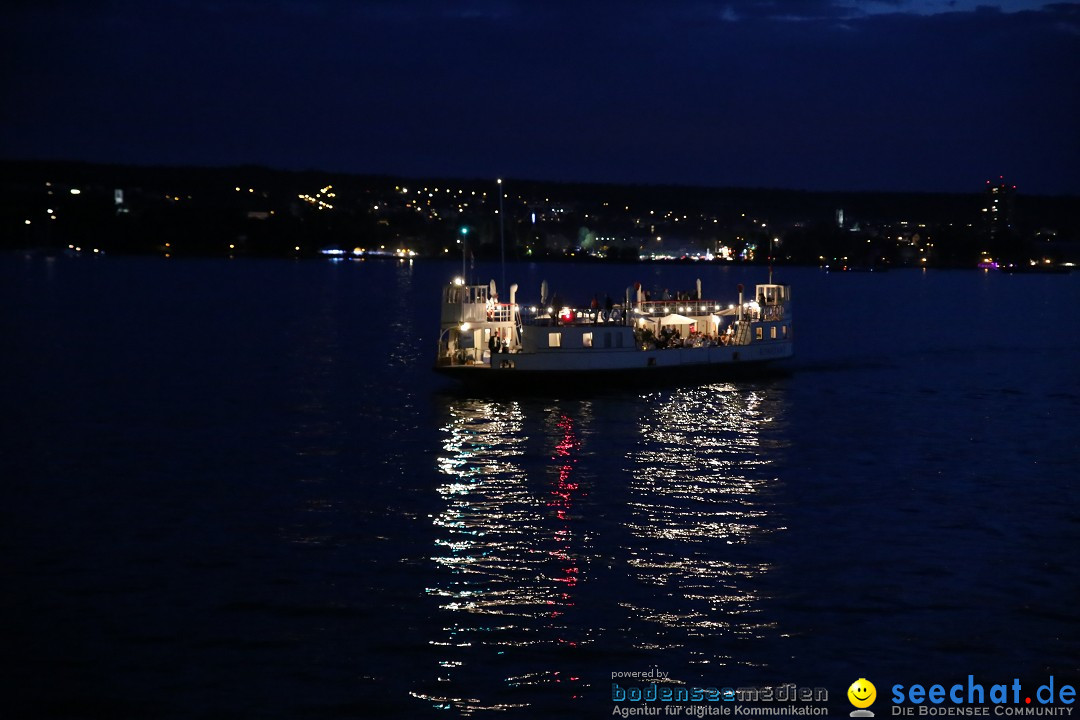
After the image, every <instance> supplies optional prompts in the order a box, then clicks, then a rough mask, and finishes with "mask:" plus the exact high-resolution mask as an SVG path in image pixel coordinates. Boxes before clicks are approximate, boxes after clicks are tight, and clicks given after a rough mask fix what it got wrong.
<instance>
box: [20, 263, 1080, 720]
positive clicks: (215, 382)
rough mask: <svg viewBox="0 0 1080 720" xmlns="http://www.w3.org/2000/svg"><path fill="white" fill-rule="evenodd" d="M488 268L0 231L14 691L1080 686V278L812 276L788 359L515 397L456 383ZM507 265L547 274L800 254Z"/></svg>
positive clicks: (281, 708) (264, 710)
mask: <svg viewBox="0 0 1080 720" xmlns="http://www.w3.org/2000/svg"><path fill="white" fill-rule="evenodd" d="M459 271H460V264H455V263H452V262H451V263H438V262H420V261H417V262H414V263H399V262H394V261H369V262H363V263H352V262H345V263H337V264H334V263H323V262H288V261H248V260H244V261H231V262H230V261H213V260H183V261H166V260H161V259H146V258H112V257H110V258H107V259H86V258H54V259H47V258H42V257H25V256H23V255H7V256H3V257H0V299H2V301H3V305H2V308H3V309H2V311H0V331H2V334H0V337H3V339H4V340H3V345H4V352H3V355H2V358H3V359H2V363H3V366H2V372H0V377H2V378H3V380H2V386H0V387H2V390H3V397H4V406H5V413H4V416H3V417H4V430H3V434H2V440H0V449H2V455H0V463H2V465H0V476H2V478H3V479H2V481H0V520H2V524H0V557H2V558H3V565H4V572H3V577H4V583H3V587H4V589H3V591H2V592H0V617H2V620H0V623H2V624H0V630H2V636H0V637H2V638H3V642H2V647H3V650H2V653H3V666H4V667H5V671H4V673H3V674H4V676H5V677H4V680H3V685H2V687H3V688H4V691H3V697H4V700H3V701H2V702H0V707H7V708H10V712H5V716H6V717H99V718H100V717H110V718H121V717H140V718H198V717H221V716H232V717H275V718H277V717H280V718H300V717H303V718H349V717H373V716H406V717H407V716H411V717H417V716H419V717H425V716H429V715H430V716H435V717H461V716H471V717H488V716H493V715H494V716H499V717H503V716H511V717H555V716H562V717H608V716H610V715H611V712H612V708H613V706H614V705H613V702H612V682H613V679H612V675H613V673H622V672H638V671H650V670H655V669H659V670H661V671H663V672H664V673H667V674H669V675H670V677H671V678H672V679H673V680H675V681H677V682H680V683H684V684H686V685H688V686H693V687H726V686H731V687H740V686H765V685H780V684H782V683H789V682H790V683H795V684H797V685H799V686H801V687H802V686H805V687H825V688H827V689H828V691H829V695H830V699H829V703H828V705H829V708H830V714H831V715H834V716H846V715H847V713H848V711H850V710H851V709H852V708H851V706H850V705H849V704H848V703H847V701H846V698H845V695H844V693H845V692H846V689H847V687H848V685H849V684H850V683H851V682H852V681H854V680H855V679H857V678H860V677H865V678H868V679H870V680H872V681H873V682H874V683H875V684H876V686H877V688H878V693H879V700H878V704H877V705H876V706H875V708H874V709H875V710H877V711H878V715H879V716H881V715H887V714H888V712H889V711H888V708H887V705H886V703H887V701H888V695H889V690H888V689H889V688H890V687H891V686H892V685H894V684H897V683H899V684H904V685H911V684H914V683H923V684H927V685H929V684H932V683H944V684H946V685H948V684H949V683H953V682H961V681H964V680H965V679H966V678H967V676H968V675H969V674H974V675H975V676H976V678H977V679H980V680H982V681H983V682H984V683H986V685H987V686H988V687H989V685H990V684H991V683H997V682H1001V683H1008V682H1011V680H1012V679H1013V678H1014V677H1015V678H1019V679H1020V680H1021V681H1022V682H1023V683H1024V684H1025V685H1024V687H1025V689H1028V688H1029V687H1030V689H1031V690H1032V691H1033V690H1034V688H1035V686H1037V685H1038V684H1040V683H1043V682H1045V681H1046V679H1047V677H1048V676H1050V675H1053V676H1054V677H1055V680H1056V682H1058V683H1059V684H1060V683H1062V682H1071V683H1072V684H1074V685H1076V684H1078V681H1080V607H1078V602H1080V567H1078V564H1077V548H1078V547H1080V507H1078V500H1080V493H1078V488H1077V481H1076V476H1077V466H1078V463H1080V370H1078V368H1080V323H1078V321H1077V319H1076V318H1077V308H1078V307H1080V274H1072V275H1024V276H1021V275H1006V274H998V273H983V272H975V271H971V272H962V271H952V272H950V271H925V272H923V271H915V270H911V271H892V272H889V273H883V274H878V273H872V274H863V273H841V274H829V273H826V272H824V271H820V270H817V269H811V268H783V269H782V270H779V271H778V273H777V279H779V280H783V281H786V282H789V283H791V285H792V287H793V296H794V302H795V306H794V312H795V323H796V338H797V345H796V353H797V358H796V362H795V364H794V366H793V370H794V371H793V372H792V373H791V374H790V375H789V376H786V377H783V378H779V379H773V380H769V381H760V382H740V383H718V384H713V385H704V386H700V387H683V388H672V389H666V390H662V391H651V392H641V391H634V390H623V389H620V388H618V387H605V388H600V389H599V390H601V391H600V392H597V393H593V394H590V395H576V396H560V395H559V393H558V392H557V389H556V391H555V392H554V393H550V392H549V393H548V395H546V396H545V395H536V396H527V397H526V396H523V397H519V398H507V397H475V396H469V395H466V394H463V393H460V392H454V391H452V389H451V386H449V385H447V384H446V383H447V381H445V380H443V379H442V378H439V377H437V376H435V375H434V374H433V373H432V372H431V371H430V366H431V362H432V357H433V353H434V350H435V344H436V338H437V335H438V328H437V323H438V302H439V293H440V288H441V285H442V284H443V283H444V282H446V281H448V280H449V279H450V278H451V277H452V276H453V275H454V274H455V273H456V272H459ZM506 273H507V278H508V280H511V281H516V282H519V283H520V285H521V290H520V291H519V300H521V301H524V302H528V301H529V300H530V299H532V298H534V297H535V296H536V295H537V294H538V289H539V285H540V282H541V280H544V279H546V280H548V282H549V284H550V285H551V287H552V288H553V289H554V290H556V291H557V292H559V294H560V295H561V296H563V297H568V298H570V299H577V300H579V301H581V302H583V303H586V302H588V300H589V299H590V298H591V297H592V294H593V293H600V296H601V298H602V297H603V293H605V292H610V293H611V294H612V295H613V296H614V297H616V298H617V297H619V296H621V294H622V292H623V289H624V288H625V287H626V286H627V285H629V284H631V283H633V282H635V281H639V282H642V284H643V285H644V286H646V287H648V288H656V289H662V288H665V287H666V288H670V289H671V290H673V291H674V290H676V289H680V290H685V289H690V288H692V287H693V284H694V280H695V279H696V278H699V277H700V278H701V279H702V281H703V285H704V287H705V295H706V296H707V297H718V298H721V299H724V300H728V299H734V292H735V290H734V288H735V285H736V284H737V283H740V282H743V283H746V284H747V285H748V286H752V285H753V284H754V283H755V282H761V281H763V280H764V277H763V275H764V273H763V271H761V269H756V268H732V267H728V268H723V267H713V266H651V265H616V266H610V267H608V266H592V265H589V266H585V265H570V264H566V265H546V266H545V265H511V266H508V267H507V269H506ZM477 275H478V276H479V277H480V278H481V279H482V281H485V282H486V280H487V279H489V278H492V277H493V278H496V279H498V278H500V277H501V270H500V268H498V267H497V266H491V267H487V266H481V267H480V268H478V270H477ZM617 682H622V683H624V684H632V683H634V682H643V681H634V680H629V681H625V680H619V681H617ZM499 711H502V712H499Z"/></svg>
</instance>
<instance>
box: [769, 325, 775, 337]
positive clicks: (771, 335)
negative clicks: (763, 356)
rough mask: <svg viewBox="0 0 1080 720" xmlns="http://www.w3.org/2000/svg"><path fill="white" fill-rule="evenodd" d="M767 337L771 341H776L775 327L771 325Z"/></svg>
mask: <svg viewBox="0 0 1080 720" xmlns="http://www.w3.org/2000/svg"><path fill="white" fill-rule="evenodd" d="M769 337H770V338H771V339H773V340H775V339H776V326H775V325H773V326H772V327H771V328H769Z"/></svg>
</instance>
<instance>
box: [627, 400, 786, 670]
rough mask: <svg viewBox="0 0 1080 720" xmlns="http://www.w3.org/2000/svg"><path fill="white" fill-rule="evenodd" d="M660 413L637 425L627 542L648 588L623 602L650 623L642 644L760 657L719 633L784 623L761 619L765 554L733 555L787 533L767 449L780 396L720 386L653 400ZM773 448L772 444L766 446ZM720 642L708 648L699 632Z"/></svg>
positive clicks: (717, 657) (760, 633) (732, 658)
mask: <svg viewBox="0 0 1080 720" xmlns="http://www.w3.org/2000/svg"><path fill="white" fill-rule="evenodd" d="M650 401H651V402H650V409H652V412H648V413H643V414H642V416H641V418H640V419H639V421H638V425H639V442H638V445H637V447H636V448H634V449H633V450H632V451H631V452H630V453H629V454H628V456H627V462H628V463H629V464H630V465H631V467H632V479H631V481H630V490H631V499H630V501H629V510H630V514H629V518H628V520H627V526H628V528H629V529H630V531H631V533H632V536H633V538H634V540H635V542H634V543H633V544H632V545H630V546H629V547H627V548H626V551H627V555H628V559H627V563H628V565H629V566H630V569H631V572H632V573H633V574H634V576H635V578H636V579H637V581H638V583H639V585H640V586H642V588H645V587H648V588H652V590H651V591H650V590H645V589H641V590H639V592H637V593H636V594H635V599H634V600H633V601H628V602H624V603H622V605H623V607H625V608H626V609H627V610H628V611H629V612H630V613H631V614H632V615H634V616H637V617H640V618H641V619H642V620H644V621H646V622H648V623H652V624H654V625H655V626H656V627H655V628H654V630H653V632H652V633H639V634H638V637H636V638H635V640H634V644H635V647H640V648H643V649H671V648H676V647H679V648H685V649H686V653H685V659H686V662H687V663H688V664H710V663H720V664H722V665H732V664H734V665H739V664H745V665H749V664H753V662H752V661H751V660H749V659H747V658H742V657H739V656H738V655H737V654H735V653H733V652H728V651H726V650H725V651H719V652H718V651H717V648H718V647H719V646H718V645H717V644H716V641H721V642H722V643H723V646H724V647H730V643H731V641H745V640H752V639H760V638H764V637H765V636H766V635H767V634H768V633H771V632H775V629H776V623H775V622H774V621H771V620H769V619H767V618H765V617H763V611H762V609H761V607H760V600H761V599H762V596H761V593H760V591H759V590H758V589H757V582H756V580H757V578H758V577H759V576H761V575H763V574H764V573H767V572H769V570H770V569H771V568H772V565H771V563H770V562H769V561H768V560H767V559H764V560H763V559H755V554H748V553H745V552H735V551H734V550H735V548H733V547H732V546H743V545H747V546H749V545H753V544H755V543H757V542H759V541H760V540H761V539H763V538H764V537H766V536H768V535H771V534H773V533H776V532H780V531H782V530H783V529H784V528H783V525H782V524H781V523H782V521H781V519H780V517H779V515H778V512H777V509H776V507H775V500H774V499H773V498H772V492H773V489H774V486H775V485H776V484H777V483H778V482H779V480H778V479H777V478H776V477H775V476H774V473H773V472H772V469H771V465H772V464H773V462H774V460H773V459H772V457H771V456H770V455H769V454H768V452H767V451H766V450H763V449H762V447H761V446H762V442H761V435H762V433H763V430H764V429H765V428H766V427H767V426H768V425H770V424H771V423H773V422H774V418H773V417H772V413H773V412H776V411H778V410H780V409H781V408H780V406H779V404H777V403H771V404H769V405H766V404H765V401H764V397H763V395H762V392H761V391H758V390H749V391H740V390H738V389H737V388H736V387H735V386H731V385H714V386H710V387H707V388H696V389H693V390H687V391H683V392H680V393H676V394H675V395H673V396H672V397H671V398H670V399H665V398H664V397H663V396H660V397H653V398H650ZM769 452H771V451H769ZM702 638H709V639H710V640H711V641H712V642H710V643H708V644H707V647H703V646H702V643H701V642H700V640H701V639H702Z"/></svg>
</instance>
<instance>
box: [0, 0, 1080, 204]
mask: <svg viewBox="0 0 1080 720" xmlns="http://www.w3.org/2000/svg"><path fill="white" fill-rule="evenodd" d="M917 5H919V4H918V3H914V2H910V3H909V2H896V3H891V4H887V3H883V2H877V3H872V4H862V3H859V4H856V3H852V2H828V1H825V0H811V1H809V2H806V1H797V0H776V1H774V2H747V1H745V0H742V1H737V2H716V3H705V2H671V3H665V4H663V5H658V4H654V3H627V2H613V1H612V2H600V3H592V2H578V3H564V2H555V3H515V2H506V1H496V0H488V1H480V0H473V1H472V2H463V3H452V4H448V3H442V2H439V3H436V2H424V1H421V0H406V1H404V2H357V1H350V0H323V1H322V2H275V3H264V2H258V3H255V2H226V1H224V0H223V1H221V2H213V3H212V2H203V1H201V0H200V1H194V0H193V1H191V2H178V3H173V4H170V5H168V6H159V5H154V6H153V7H148V6H147V4H145V3H134V2H112V3H99V4H83V3H63V2H54V3H50V4H47V5H44V6H35V7H33V8H31V7H29V6H25V5H23V6H19V7H17V8H15V9H14V10H9V11H7V12H9V13H10V14H11V17H13V18H16V21H13V22H12V23H11V24H9V25H8V26H7V29H5V30H0V41H3V45H4V47H5V48H6V49H5V50H4V51H3V52H5V53H6V54H7V55H8V56H9V57H7V58H5V60H7V61H8V62H7V63H6V66H7V67H16V68H18V69H19V71H18V72H17V73H9V74H7V75H6V76H5V77H4V78H3V80H2V81H0V83H2V84H0V90H2V92H3V95H4V100H5V102H4V103H3V108H4V109H3V110H0V113H2V115H0V156H27V155H35V156H50V157H80V158H85V159H90V160H100V161H110V160H115V161H123V162H170V163H171V162H189V163H200V164H231V163H239V162H258V163H264V164H269V165H275V166H285V167H297V168H304V167H321V168H325V169H328V170H346V171H356V172H368V171H372V172H391V173H402V174H415V175H431V174H437V175H490V176H493V175H496V174H507V175H516V176H536V177H546V178H553V179H582V180H613V181H620V180H626V181H632V182H685V183H705V184H723V185H728V184H730V185H743V184H749V185H774V186H788V187H806V188H852V189H860V188H868V189H870V188H885V189H889V188H895V189H926V190H963V189H968V188H970V187H972V186H973V184H977V183H979V182H981V181H982V179H983V178H984V176H987V175H998V174H1006V175H1009V176H1011V177H1015V178H1017V180H1018V182H1019V183H1020V184H1021V185H1022V186H1024V187H1026V188H1028V189H1029V191H1030V190H1032V189H1034V190H1038V191H1045V192H1064V191H1068V192H1080V177H1078V173H1080V170H1078V167H1080V162H1077V160H1078V154H1080V153H1078V142H1080V140H1078V138H1077V133H1076V132H1075V118H1076V117H1078V116H1080V100H1078V90H1077V88H1076V83H1075V82H1074V81H1072V78H1073V77H1075V76H1076V74H1077V72H1078V71H1080V50H1078V44H1077V42H1076V28H1077V26H1078V22H1077V7H1076V6H1075V5H1071V4H1057V5H1051V6H1047V7H1045V8H1040V9H1037V10H1027V11H1024V12H990V13H987V12H975V11H974V10H973V9H968V10H965V11H963V12H944V13H926V12H919V11H918V10H919V9H920V8H918V7H916V6H917ZM923 5H925V4H923ZM939 5H940V4H939ZM922 9H923V10H925V9H926V8H925V7H924V8H922Z"/></svg>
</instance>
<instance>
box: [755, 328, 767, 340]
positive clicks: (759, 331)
mask: <svg viewBox="0 0 1080 720" xmlns="http://www.w3.org/2000/svg"><path fill="white" fill-rule="evenodd" d="M754 338H755V339H756V340H763V339H764V338H765V330H764V328H760V327H758V328H754Z"/></svg>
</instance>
